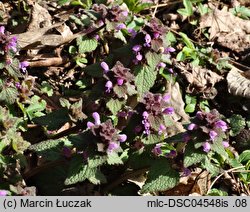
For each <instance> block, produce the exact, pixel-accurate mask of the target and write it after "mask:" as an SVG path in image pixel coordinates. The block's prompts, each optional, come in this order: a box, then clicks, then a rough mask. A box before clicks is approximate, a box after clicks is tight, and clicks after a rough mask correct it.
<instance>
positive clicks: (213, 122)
mask: <svg viewBox="0 0 250 212" xmlns="http://www.w3.org/2000/svg"><path fill="white" fill-rule="evenodd" d="M187 129H188V131H189V134H195V133H197V132H201V133H202V134H203V135H204V134H205V138H206V139H205V140H204V142H203V145H202V146H203V151H205V152H209V151H210V150H211V145H212V144H213V142H214V141H215V140H216V139H217V138H219V137H225V136H224V135H225V132H226V131H227V130H228V125H227V123H226V122H225V121H223V120H221V119H220V116H219V113H218V111H217V110H215V109H214V110H211V111H210V112H209V113H207V112H201V111H198V112H197V114H196V117H195V119H194V121H193V123H191V124H189V125H188V127H187ZM222 144H223V146H224V147H225V148H226V147H228V146H229V143H228V142H227V141H223V142H222Z"/></svg>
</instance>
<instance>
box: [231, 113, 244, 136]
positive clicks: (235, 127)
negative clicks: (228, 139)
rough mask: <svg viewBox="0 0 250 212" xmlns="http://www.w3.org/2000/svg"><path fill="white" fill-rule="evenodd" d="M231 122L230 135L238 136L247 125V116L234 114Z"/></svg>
mask: <svg viewBox="0 0 250 212" xmlns="http://www.w3.org/2000/svg"><path fill="white" fill-rule="evenodd" d="M227 121H228V122H229V123H230V132H229V133H230V135H231V136H236V135H238V134H239V132H240V131H241V130H242V129H244V127H245V126H246V122H245V118H243V117H242V116H241V115H239V114H233V115H232V116H231V117H230V118H229V119H228V120H227Z"/></svg>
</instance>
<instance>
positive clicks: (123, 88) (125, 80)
mask: <svg viewBox="0 0 250 212" xmlns="http://www.w3.org/2000/svg"><path fill="white" fill-rule="evenodd" d="M101 67H102V69H103V72H104V77H105V78H106V79H107V82H106V84H105V87H106V92H107V93H110V92H111V90H112V89H114V92H115V94H116V95H117V96H118V97H125V95H126V94H128V95H130V92H129V91H131V90H133V89H135V86H134V84H133V81H134V75H133V74H131V73H130V69H128V68H125V67H124V66H123V64H122V63H121V62H120V61H117V62H116V64H115V65H114V66H113V68H112V69H110V68H109V66H108V64H107V63H106V62H102V63H101Z"/></svg>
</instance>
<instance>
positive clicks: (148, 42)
mask: <svg viewBox="0 0 250 212" xmlns="http://www.w3.org/2000/svg"><path fill="white" fill-rule="evenodd" d="M150 43H151V36H150V35H149V34H146V35H145V44H144V46H147V47H150Z"/></svg>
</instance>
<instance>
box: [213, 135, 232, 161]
mask: <svg viewBox="0 0 250 212" xmlns="http://www.w3.org/2000/svg"><path fill="white" fill-rule="evenodd" d="M211 149H212V150H213V151H215V152H217V153H218V154H219V155H220V156H221V157H223V158H224V159H227V158H228V154H227V152H226V150H225V148H224V146H223V144H222V139H221V138H217V139H215V141H214V142H213V143H212V144H211Z"/></svg>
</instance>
